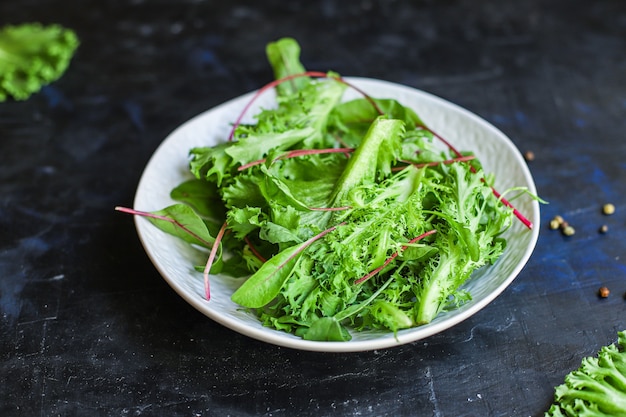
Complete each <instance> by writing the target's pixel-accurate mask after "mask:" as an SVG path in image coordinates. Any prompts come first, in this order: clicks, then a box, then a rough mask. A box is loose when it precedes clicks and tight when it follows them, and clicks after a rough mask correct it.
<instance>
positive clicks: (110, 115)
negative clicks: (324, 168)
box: [0, 0, 626, 416]
mask: <svg viewBox="0 0 626 417" xmlns="http://www.w3.org/2000/svg"><path fill="white" fill-rule="evenodd" d="M26 21H41V22H45V23H51V22H56V23H61V24H63V25H66V26H68V27H71V28H73V29H74V30H75V31H76V32H77V34H78V36H79V37H80V39H81V42H82V43H81V46H80V48H79V50H78V52H77V54H76V56H75V58H74V60H73V61H72V63H71V66H70V68H69V69H68V71H67V72H66V74H65V75H64V76H63V77H62V78H61V79H60V80H59V81H57V82H55V83H53V84H52V85H50V86H48V87H46V88H44V89H43V90H42V91H41V92H40V93H39V94H36V95H34V96H32V97H31V98H30V99H29V100H27V101H24V102H14V101H7V102H4V103H0V387H1V389H0V415H2V416H57V415H60V416H71V415H89V416H136V415H149V416H152V415H154V416H199V415H206V416H213V415H214V416H227V415H232V416H292V415H315V416H328V415H355V416H397V415H418V416H540V415H542V413H543V412H544V411H545V410H546V409H547V408H548V406H549V404H550V402H551V400H552V396H553V389H554V386H555V385H557V384H559V383H561V382H562V380H563V377H564V376H565V374H566V373H568V372H569V371H570V370H572V369H574V368H576V367H578V365H579V364H580V360H581V359H582V358H583V357H584V356H588V355H593V354H595V353H596V352H597V351H598V349H599V348H600V347H601V346H602V345H605V344H608V343H612V342H614V341H615V340H616V333H617V331H618V330H622V329H626V314H625V313H626V300H625V299H624V294H625V293H626V263H625V262H626V253H625V249H626V239H625V237H626V174H625V170H626V163H625V161H626V140H625V139H626V137H625V133H624V132H625V131H626V3H624V2H623V1H621V0H615V1H607V0H604V1H596V2H586V1H566V0H556V1H550V2H548V1H538V0H531V1H527V2H502V1H496V0H492V1H483V0H478V1H476V0H459V1H454V0H453V1H415V2H408V1H407V2H402V1H382V0H381V1H374V0H363V1H343V2H341V1H331V0H322V1H285V2H283V1H278V0H270V1H263V2H261V1H222V2H218V1H209V0H207V1H203V0H186V1H180V0H176V1H175V0H169V1H168V0H157V1H147V0H145V1H144V0H115V1H106V2H104V1H101V2H97V1H91V0H86V1H78V0H66V1H60V0H47V1H46V0H21V1H19V2H18V1H2V2H0V23H1V24H6V23H21V22H26ZM286 35H288V36H293V37H295V38H297V39H298V41H299V42H300V43H301V44H302V47H303V60H304V62H305V64H306V66H307V67H308V68H309V69H315V70H321V71H326V70H328V69H332V70H335V71H337V72H339V73H341V74H343V75H351V76H364V77H373V78H382V79H387V80H390V81H393V82H398V83H402V84H406V85H409V86H412V87H416V88H419V89H422V90H425V91H428V92H431V93H434V94H436V95H439V96H441V97H443V98H445V99H448V100H450V101H452V102H455V103H457V104H459V105H461V106H463V107H465V108H467V109H469V110H471V111H472V112H475V113H477V114H478V115H480V116H482V117H483V118H485V119H486V120H487V121H489V122H491V123H493V124H494V125H495V126H497V127H498V128H500V129H501V130H502V131H504V132H505V133H506V134H507V135H508V136H509V137H510V138H511V139H512V140H513V141H514V142H515V144H516V145H517V146H518V147H519V149H520V150H521V151H522V152H524V151H527V150H532V151H533V152H534V154H535V160H534V161H532V162H529V165H530V168H531V171H532V173H533V175H534V177H535V181H536V183H537V187H538V191H539V194H540V195H541V196H542V197H543V198H544V199H546V200H548V201H549V204H547V205H544V206H542V216H541V219H542V224H541V225H539V226H538V227H541V233H540V238H539V242H538V244H537V247H536V250H535V252H534V254H533V256H532V257H531V259H530V261H529V263H528V264H527V266H526V268H525V269H524V270H523V271H522V272H521V274H520V275H519V276H518V277H517V279H516V280H515V281H514V282H513V284H512V285H511V286H510V287H509V288H508V289H507V290H506V291H505V292H504V293H503V294H502V295H500V296H499V297H498V298H497V299H496V300H495V301H494V302H493V303H491V304H490V305H489V306H488V307H486V308H485V309H483V310H481V311H480V312H479V313H478V314H476V315H475V316H473V317H471V318H470V319H468V320H466V321H464V322H462V323H461V324H459V325H458V326H455V327H453V328H451V329H449V330H447V331H444V332H442V333H440V334H437V335H435V336H433V337H430V338H428V339H425V340H422V341H419V342H415V343H412V344H408V345H403V346H400V347H396V348H391V349H385V350H379V351H371V352H363V353H352V354H322V353H313V352H304V351H296V350H291V349H287V348H280V347H276V346H273V345H269V344H265V343H262V342H258V341H255V340H252V339H250V338H248V337H245V336H242V335H239V334H238V333H235V332H233V331H231V330H229V329H226V328H224V327H222V326H220V325H218V324H216V323H214V322H212V321H211V320H209V319H208V318H206V317H204V316H203V315H201V314H200V313H198V312H197V311H196V310H194V309H193V308H192V307H190V306H189V305H188V304H186V303H185V302H184V301H183V300H182V299H181V298H180V297H179V296H178V295H176V294H175V293H174V291H172V290H171V288H170V287H169V286H168V285H167V284H166V283H165V281H164V280H163V279H162V278H161V277H160V276H159V274H158V272H157V271H156V270H155V268H154V267H153V266H152V264H151V263H150V261H149V259H148V257H147V256H146V254H145V252H144V251H143V249H142V247H141V244H140V242H139V240H138V238H137V235H136V232H135V228H134V225H133V222H132V219H131V218H130V217H129V216H125V215H121V214H120V213H116V212H115V211H114V210H113V208H114V207H115V206H116V205H132V200H133V197H134V193H135V189H136V186H137V182H138V180H139V177H140V175H141V172H142V170H143V168H144V166H145V164H146V162H147V161H148V159H149V157H150V156H151V154H152V153H153V152H154V150H155V149H156V147H157V146H158V145H159V143H160V142H161V141H162V140H163V139H164V138H165V137H166V136H167V134H169V133H170V132H171V131H172V130H173V129H174V128H176V127H177V126H178V125H180V124H181V123H183V122H184V121H186V120H187V119H189V118H190V117H192V116H194V115H196V114H197V113H200V112H202V111H204V110H206V109H208V108H211V107H213V106H215V105H217V104H219V103H221V102H223V101H225V100H227V99H230V98H233V97H235V96H238V95H240V94H242V93H245V92H248V91H250V90H253V89H256V88H258V87H260V86H261V85H263V84H265V83H266V82H267V81H269V80H270V79H271V77H272V74H271V73H270V70H269V67H268V65H267V64H266V61H265V57H264V46H265V44H266V43H267V42H268V41H271V40H275V39H276V38H278V37H281V36H286ZM609 202H610V203H613V204H614V205H615V206H616V212H615V214H614V215H612V216H603V215H602V213H601V206H602V204H604V203H609ZM556 214H560V215H563V216H564V217H565V218H566V219H567V220H568V221H569V222H570V223H571V224H572V225H574V226H575V228H576V234H575V235H574V236H570V237H565V236H563V235H562V234H560V233H559V232H557V231H551V230H549V229H548V227H547V223H548V222H549V220H550V219H551V218H552V217H553V216H554V215H556ZM602 224H607V225H608V227H609V232H608V233H606V234H600V233H598V227H599V226H600V225H602ZM603 285H606V286H607V287H609V289H610V290H611V294H610V296H609V297H608V298H606V299H600V298H599V297H598V296H597V291H598V288H599V287H600V286H603Z"/></svg>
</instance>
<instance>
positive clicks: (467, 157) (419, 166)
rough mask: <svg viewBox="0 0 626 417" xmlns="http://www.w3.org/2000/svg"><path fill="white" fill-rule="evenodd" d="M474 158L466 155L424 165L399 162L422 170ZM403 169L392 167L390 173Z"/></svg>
mask: <svg viewBox="0 0 626 417" xmlns="http://www.w3.org/2000/svg"><path fill="white" fill-rule="evenodd" d="M475 158H476V157H475V156H474V155H466V156H460V157H458V158H453V159H446V160H443V161H432V162H424V163H416V162H411V161H400V162H404V163H406V164H409V165H413V166H414V167H416V168H424V167H436V166H437V165H440V164H444V165H450V164H453V163H455V162H466V161H471V160H472V159H475ZM404 168H405V167H394V168H392V169H391V170H392V171H402V170H403V169H404Z"/></svg>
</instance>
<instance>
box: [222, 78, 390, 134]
mask: <svg viewBox="0 0 626 417" xmlns="http://www.w3.org/2000/svg"><path fill="white" fill-rule="evenodd" d="M299 77H314V78H330V79H333V80H335V81H338V82H340V83H342V84H345V85H347V86H348V87H350V88H352V89H353V90H355V91H356V92H358V93H359V94H361V95H363V97H364V98H365V99H366V100H367V101H369V102H370V103H371V104H372V106H373V107H374V109H376V111H377V112H378V114H384V112H383V111H382V110H381V108H380V107H379V106H378V104H376V102H375V101H374V99H373V98H372V97H370V96H369V95H368V94H367V93H365V92H364V91H363V90H361V89H360V88H358V87H357V86H355V85H353V84H351V83H349V82H347V81H346V80H344V79H343V78H341V77H336V76H331V75H328V74H327V73H325V72H320V71H306V72H301V73H298V74H291V75H287V76H286V77H283V78H279V79H277V80H274V81H272V82H270V83H267V84H265V85H264V86H263V87H261V88H260V89H259V90H258V91H257V92H256V93H254V95H253V96H252V99H250V101H249V102H248V103H247V104H246V105H245V107H244V108H243V110H242V111H241V114H240V115H239V117H237V120H235V123H234V124H233V128H232V129H231V131H230V134H229V135H228V140H229V141H231V140H233V137H234V136H235V130H236V129H237V126H239V125H240V124H241V120H243V117H244V115H245V114H246V112H247V111H248V110H249V109H250V107H251V106H252V103H254V102H255V101H256V99H257V98H259V96H260V95H261V94H263V93H264V92H266V91H267V90H269V89H271V88H274V87H276V86H277V85H280V84H282V83H284V82H287V81H291V80H293V79H294V78H299Z"/></svg>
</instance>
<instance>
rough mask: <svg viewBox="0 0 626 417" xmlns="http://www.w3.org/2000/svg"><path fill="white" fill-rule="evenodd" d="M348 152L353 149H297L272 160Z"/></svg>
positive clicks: (244, 165) (248, 165)
mask: <svg viewBox="0 0 626 417" xmlns="http://www.w3.org/2000/svg"><path fill="white" fill-rule="evenodd" d="M350 152H354V148H326V149H297V150H294V151H289V152H287V153H285V154H283V155H280V156H279V157H277V158H276V159H274V161H277V160H279V159H289V158H295V157H299V156H305V155H321V154H328V153H344V154H346V155H349V154H350ZM266 161H267V159H266V158H263V159H257V160H256V161H252V162H248V163H247V164H243V165H241V166H240V167H239V168H237V171H243V170H246V169H248V168H251V167H253V166H256V165H261V164H264V163H265V162H266ZM272 162H273V161H272Z"/></svg>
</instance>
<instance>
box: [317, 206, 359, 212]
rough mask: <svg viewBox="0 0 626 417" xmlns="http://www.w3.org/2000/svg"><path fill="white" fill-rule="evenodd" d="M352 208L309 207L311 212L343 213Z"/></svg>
mask: <svg viewBox="0 0 626 417" xmlns="http://www.w3.org/2000/svg"><path fill="white" fill-rule="evenodd" d="M351 208H352V206H343V207H309V208H308V209H309V210H311V211H343V210H350V209H351Z"/></svg>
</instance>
